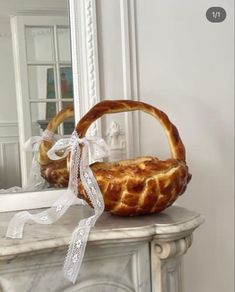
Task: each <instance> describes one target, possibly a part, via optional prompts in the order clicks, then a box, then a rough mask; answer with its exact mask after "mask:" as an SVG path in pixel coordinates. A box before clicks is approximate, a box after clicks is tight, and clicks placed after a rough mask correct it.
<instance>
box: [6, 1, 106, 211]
mask: <svg viewBox="0 0 235 292" xmlns="http://www.w3.org/2000/svg"><path fill="white" fill-rule="evenodd" d="M27 15H28V14H27ZM69 20H70V32H71V54H72V70H73V90H74V108H75V122H76V123H77V122H78V121H79V119H80V118H81V117H82V115H83V114H84V113H86V112H87V111H88V109H89V108H91V107H92V106H93V105H95V104H96V103H97V102H99V101H100V87H99V66H98V45H97V22H96V3H95V0H69ZM90 133H91V135H94V136H95V135H100V134H101V127H100V122H96V123H93V125H92V129H91V132H90ZM60 195H61V190H45V191H40V192H22V193H6V194H2V195H0V212H6V211H16V210H23V209H36V208H42V207H49V206H51V205H52V204H53V203H54V202H55V201H56V200H57V199H58V197H59V196H60Z"/></svg>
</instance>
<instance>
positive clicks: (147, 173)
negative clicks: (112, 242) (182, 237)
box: [78, 157, 191, 216]
mask: <svg viewBox="0 0 235 292" xmlns="http://www.w3.org/2000/svg"><path fill="white" fill-rule="evenodd" d="M91 169H92V171H93V174H94V176H95V178H96V180H97V182H98V185H99V187H100V189H101V192H102V194H103V197H104V202H105V209H106V211H110V212H111V213H113V214H116V215H121V216H133V215H142V214H150V213H155V212H160V211H162V210H163V209H165V208H166V207H168V206H170V205H171V204H172V203H173V202H174V201H175V200H176V199H177V198H178V196H179V195H181V194H182V193H183V192H184V191H185V189H186V186H187V183H188V181H189V180H190V178H191V175H190V174H189V172H188V167H187V166H186V164H185V162H183V161H179V160H176V159H168V160H165V161H161V160H158V159H157V158H155V157H141V158H137V159H133V160H126V161H119V162H113V163H110V162H107V163H105V162H97V163H94V164H93V165H91ZM78 186H79V193H80V195H81V197H84V198H85V199H86V201H87V202H88V203H89V204H90V205H91V203H90V201H89V200H88V197H87V194H86V191H85V189H84V187H83V185H82V184H81V181H80V179H79V180H78Z"/></svg>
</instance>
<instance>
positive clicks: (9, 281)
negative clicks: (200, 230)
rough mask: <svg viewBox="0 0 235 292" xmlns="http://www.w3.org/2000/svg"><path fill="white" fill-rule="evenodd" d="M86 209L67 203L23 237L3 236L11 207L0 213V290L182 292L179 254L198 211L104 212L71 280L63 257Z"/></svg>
mask: <svg viewBox="0 0 235 292" xmlns="http://www.w3.org/2000/svg"><path fill="white" fill-rule="evenodd" d="M33 212H38V210H33V211H32V213H33ZM90 213H91V210H90V208H88V207H84V206H73V207H71V208H70V209H69V211H68V212H67V214H65V215H64V216H63V218H62V219H60V220H59V221H58V222H56V223H54V224H52V225H37V224H34V223H29V224H27V225H26V227H25V232H24V237H23V239H6V238H5V233H6V229H7V224H8V222H9V220H10V218H12V216H13V215H14V212H8V213H1V214H0V228H1V229H0V230H1V231H0V291H1V292H18V291H21V292H24V291H27V292H28V291H32V292H41V291H42V292H44V291H45V292H46V291H74V292H75V291H81V292H92V291H95V292H105V291H107V292H112V291H113V292H114V291H115V292H122V291H132V292H150V291H152V292H173V291H177V292H182V291H184V290H183V280H182V279H183V277H182V275H183V268H182V261H183V255H184V254H185V253H186V251H187V249H188V248H189V247H190V245H191V243H192V233H193V231H194V230H195V229H196V228H197V227H198V226H200V224H202V222H203V217H202V216H201V215H200V214H197V213H196V212H193V211H190V210H187V209H184V208H181V207H178V206H172V207H170V208H168V209H166V210H165V211H163V212H162V213H160V214H155V215H150V216H141V217H132V218H122V217H117V216H113V215H111V214H109V213H104V214H103V215H102V216H101V217H100V219H99V220H98V221H97V224H96V226H95V228H94V229H93V230H92V232H91V233H90V236H89V240H88V245H87V249H86V254H85V258H84V262H83V264H82V268H81V270H80V274H79V278H78V280H77V282H76V283H75V285H72V284H71V283H69V282H68V281H67V280H66V279H64V278H63V274H62V266H63V261H64V258H65V256H66V250H67V246H68V243H69V240H70V237H71V234H72V231H73V229H74V228H75V226H76V225H77V223H78V221H79V220H80V219H81V218H84V217H87V216H88V215H89V214H90Z"/></svg>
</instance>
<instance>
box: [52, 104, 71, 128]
mask: <svg viewBox="0 0 235 292" xmlns="http://www.w3.org/2000/svg"><path fill="white" fill-rule="evenodd" d="M73 116H74V109H73V107H72V106H67V107H65V108H63V109H62V110H61V111H59V112H58V113H57V115H55V116H54V117H53V118H52V119H51V120H50V122H49V123H48V125H47V130H49V131H51V132H53V133H55V132H56V130H57V128H58V127H59V125H60V124H61V123H63V122H64V121H65V120H67V119H69V118H72V117H73Z"/></svg>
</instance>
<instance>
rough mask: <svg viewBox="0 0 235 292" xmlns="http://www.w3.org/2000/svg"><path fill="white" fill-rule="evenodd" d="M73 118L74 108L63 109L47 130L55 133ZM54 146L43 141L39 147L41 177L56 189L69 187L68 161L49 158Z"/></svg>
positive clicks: (51, 121)
mask: <svg viewBox="0 0 235 292" xmlns="http://www.w3.org/2000/svg"><path fill="white" fill-rule="evenodd" d="M73 116H74V109H73V107H65V108H63V109H62V110H61V111H60V112H59V113H58V114H57V115H56V116H55V117H54V118H52V119H51V120H50V122H49V124H48V126H47V130H49V131H51V132H53V133H55V132H56V130H57V128H58V126H59V125H60V124H61V123H62V122H64V121H65V120H66V119H69V118H71V117H73ZM52 146H53V143H52V142H49V141H42V142H41V144H40V146H39V153H38V162H39V164H40V165H41V176H42V177H43V178H44V179H45V180H46V181H48V182H49V183H50V184H51V185H52V186H54V187H67V185H68V180H69V173H68V170H67V159H66V158H63V159H61V160H59V161H54V160H51V159H50V158H49V157H48V156H47V152H48V150H49V149H50V148H51V147H52Z"/></svg>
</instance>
